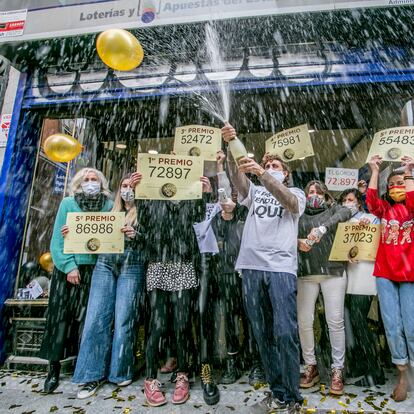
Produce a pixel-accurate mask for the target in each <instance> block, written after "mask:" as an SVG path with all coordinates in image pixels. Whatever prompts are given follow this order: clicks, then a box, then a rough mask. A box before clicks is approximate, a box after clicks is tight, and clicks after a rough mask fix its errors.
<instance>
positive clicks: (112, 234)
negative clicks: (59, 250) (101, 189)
mask: <svg viewBox="0 0 414 414" xmlns="http://www.w3.org/2000/svg"><path fill="white" fill-rule="evenodd" d="M124 222H125V213H121V212H110V213H95V212H93V213H92V212H91V213H68V214H67V218H66V225H67V226H68V227H69V233H68V234H67V235H66V236H65V240H64V248H63V252H64V253H66V254H71V253H73V254H75V253H76V254H82V253H83V254H100V253H123V252H124V239H125V237H124V233H122V232H121V228H122V227H123V226H124Z"/></svg>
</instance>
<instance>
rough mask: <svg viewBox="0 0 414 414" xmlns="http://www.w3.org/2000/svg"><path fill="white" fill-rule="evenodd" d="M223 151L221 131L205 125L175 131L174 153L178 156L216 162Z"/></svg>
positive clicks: (184, 127) (183, 127)
mask: <svg viewBox="0 0 414 414" xmlns="http://www.w3.org/2000/svg"><path fill="white" fill-rule="evenodd" d="M219 150H221V130H220V128H212V127H209V126H203V125H187V126H181V127H178V128H176V129H175V139H174V152H175V153H176V154H177V155H190V156H194V157H200V156H201V157H202V158H203V159H205V160H206V161H216V154H217V151H219Z"/></svg>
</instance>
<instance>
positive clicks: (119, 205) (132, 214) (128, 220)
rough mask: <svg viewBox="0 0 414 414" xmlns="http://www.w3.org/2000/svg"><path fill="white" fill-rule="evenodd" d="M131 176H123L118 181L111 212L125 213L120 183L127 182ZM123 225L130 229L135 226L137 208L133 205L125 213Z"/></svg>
mask: <svg viewBox="0 0 414 414" xmlns="http://www.w3.org/2000/svg"><path fill="white" fill-rule="evenodd" d="M131 175H132V174H127V175H125V176H123V177H122V178H121V180H120V181H119V185H118V190H117V192H116V194H115V201H114V206H113V207H112V211H127V209H126V206H125V201H124V200H123V199H122V197H121V187H122V183H123V182H124V181H125V180H128V179H130V178H131ZM125 224H126V225H127V226H132V227H134V226H136V225H137V207H136V205H135V203H134V204H133V205H132V207H131V208H130V209H129V211H128V212H127V214H126V216H125Z"/></svg>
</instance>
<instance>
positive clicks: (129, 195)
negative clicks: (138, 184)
mask: <svg viewBox="0 0 414 414" xmlns="http://www.w3.org/2000/svg"><path fill="white" fill-rule="evenodd" d="M121 198H122V200H124V201H126V202H130V201H132V200H133V199H134V198H135V194H134V191H133V190H132V188H127V189H124V190H121Z"/></svg>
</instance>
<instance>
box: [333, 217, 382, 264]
mask: <svg viewBox="0 0 414 414" xmlns="http://www.w3.org/2000/svg"><path fill="white" fill-rule="evenodd" d="M380 237H381V232H380V225H379V224H367V225H361V224H359V223H339V224H338V228H337V230H336V235H335V240H334V242H333V245H332V250H331V254H330V256H329V260H331V261H340V262H342V261H348V260H367V261H374V260H375V256H376V255H377V249H378V244H379V241H380Z"/></svg>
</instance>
